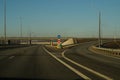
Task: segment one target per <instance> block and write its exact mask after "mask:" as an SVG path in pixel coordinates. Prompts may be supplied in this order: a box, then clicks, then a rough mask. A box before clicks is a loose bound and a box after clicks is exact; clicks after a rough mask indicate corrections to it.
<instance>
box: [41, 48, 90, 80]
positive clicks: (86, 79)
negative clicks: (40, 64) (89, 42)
mask: <svg viewBox="0 0 120 80" xmlns="http://www.w3.org/2000/svg"><path fill="white" fill-rule="evenodd" d="M43 49H44V50H45V51H46V52H47V53H48V54H49V55H51V56H52V57H53V58H55V59H56V60H57V61H58V62H60V63H62V64H63V65H64V66H66V67H67V68H68V69H70V70H71V71H73V72H74V73H76V74H77V75H78V76H80V77H82V78H83V79H85V80H91V79H90V78H89V77H87V76H86V75H84V74H83V73H81V72H79V71H78V70H77V69H75V68H73V67H72V66H70V65H68V64H67V63H65V62H63V61H62V60H61V59H59V58H57V57H56V56H55V55H53V54H52V53H51V52H49V51H48V50H47V49H45V48H44V47H43Z"/></svg>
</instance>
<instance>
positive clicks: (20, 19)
mask: <svg viewBox="0 0 120 80" xmlns="http://www.w3.org/2000/svg"><path fill="white" fill-rule="evenodd" d="M20 37H21V38H22V17H20Z"/></svg>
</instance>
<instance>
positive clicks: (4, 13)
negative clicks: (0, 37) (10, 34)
mask: <svg viewBox="0 0 120 80" xmlns="http://www.w3.org/2000/svg"><path fill="white" fill-rule="evenodd" d="M4 40H5V44H6V0H4Z"/></svg>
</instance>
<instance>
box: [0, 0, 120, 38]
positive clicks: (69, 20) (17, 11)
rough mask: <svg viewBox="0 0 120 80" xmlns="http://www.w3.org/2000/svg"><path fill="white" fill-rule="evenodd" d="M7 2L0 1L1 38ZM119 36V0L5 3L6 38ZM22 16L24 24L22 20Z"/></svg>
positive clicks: (30, 0)
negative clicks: (99, 31)
mask: <svg viewBox="0 0 120 80" xmlns="http://www.w3.org/2000/svg"><path fill="white" fill-rule="evenodd" d="M3 2H4V0H0V37H2V36H4V3H3ZM99 11H100V12H101V35H102V37H111V38H113V37H120V0H6V21H7V22H6V31H7V36H10V37H20V32H21V30H20V27H21V26H20V24H21V23H22V36H24V37H26V36H30V33H31V35H32V36H34V37H57V35H61V36H62V37H98V27H99V26H98V24H99V21H98V16H99ZM20 17H21V20H22V22H21V21H20Z"/></svg>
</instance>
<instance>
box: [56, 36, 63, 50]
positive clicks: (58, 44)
mask: <svg viewBox="0 0 120 80" xmlns="http://www.w3.org/2000/svg"><path fill="white" fill-rule="evenodd" d="M57 38H58V40H57V48H59V49H61V48H62V42H61V39H60V38H61V35H58V36H57Z"/></svg>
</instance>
